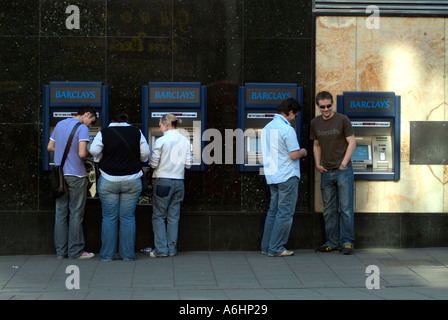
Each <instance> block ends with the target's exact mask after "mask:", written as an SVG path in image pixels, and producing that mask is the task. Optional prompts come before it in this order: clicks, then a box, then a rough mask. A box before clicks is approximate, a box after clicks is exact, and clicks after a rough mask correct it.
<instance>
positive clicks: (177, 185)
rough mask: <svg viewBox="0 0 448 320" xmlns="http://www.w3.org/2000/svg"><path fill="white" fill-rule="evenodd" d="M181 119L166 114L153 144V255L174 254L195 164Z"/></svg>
mask: <svg viewBox="0 0 448 320" xmlns="http://www.w3.org/2000/svg"><path fill="white" fill-rule="evenodd" d="M179 123H180V120H179V119H177V118H176V117H175V116H174V115H172V114H165V115H164V116H163V117H162V118H161V119H160V121H159V128H160V131H161V132H162V133H163V136H161V137H160V138H158V139H157V140H156V141H155V143H154V146H153V150H152V154H151V160H150V165H151V167H152V168H154V173H153V178H154V179H155V183H154V188H153V197H152V208H153V214H152V226H153V231H154V246H155V249H154V251H152V252H151V253H150V257H153V258H156V257H167V256H174V255H175V254H176V253H177V236H178V228H179V218H180V206H181V203H182V201H183V199H184V194H185V189H184V174H185V168H190V167H191V164H192V157H191V149H190V148H191V146H190V141H189V139H187V138H186V137H185V136H184V135H182V134H181V133H180V132H179V130H178V129H177V125H178V124H179Z"/></svg>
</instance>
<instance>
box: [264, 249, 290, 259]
mask: <svg viewBox="0 0 448 320" xmlns="http://www.w3.org/2000/svg"><path fill="white" fill-rule="evenodd" d="M293 255H294V251H289V250H284V251H283V252H280V253H279V254H269V256H270V257H288V256H293Z"/></svg>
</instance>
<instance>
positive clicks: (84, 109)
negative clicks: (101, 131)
mask: <svg viewBox="0 0 448 320" xmlns="http://www.w3.org/2000/svg"><path fill="white" fill-rule="evenodd" d="M87 112H90V114H91V116H92V115H93V116H95V120H94V121H92V125H94V124H95V122H96V120H98V116H97V115H96V110H95V108H93V107H91V106H90V105H89V104H86V105H82V106H81V107H80V108H79V110H78V114H77V115H79V116H82V115H83V114H84V113H87Z"/></svg>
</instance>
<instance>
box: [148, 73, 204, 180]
mask: <svg viewBox="0 0 448 320" xmlns="http://www.w3.org/2000/svg"><path fill="white" fill-rule="evenodd" d="M142 90H143V95H142V99H143V101H142V106H143V110H142V132H143V134H144V135H145V136H146V139H147V140H148V143H149V147H150V150H152V147H153V145H154V142H155V141H156V139H157V138H158V137H160V136H161V135H162V133H161V132H160V130H159V120H160V118H161V117H162V116H163V115H164V114H167V113H171V114H173V115H175V116H176V117H177V118H179V119H181V120H182V123H181V124H180V125H179V126H178V129H179V131H180V132H181V133H182V134H184V135H185V136H186V137H187V138H188V139H190V142H191V151H192V156H193V165H192V166H191V168H190V169H188V170H190V171H205V169H206V165H205V163H204V161H203V160H202V150H203V148H204V146H205V144H204V141H202V134H203V132H204V131H205V130H206V128H207V88H206V86H202V85H201V84H200V83H199V82H149V84H148V85H145V86H143V88H142Z"/></svg>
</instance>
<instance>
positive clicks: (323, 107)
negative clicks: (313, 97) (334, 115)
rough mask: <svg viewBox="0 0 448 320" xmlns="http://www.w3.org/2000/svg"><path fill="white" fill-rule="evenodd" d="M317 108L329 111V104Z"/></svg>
mask: <svg viewBox="0 0 448 320" xmlns="http://www.w3.org/2000/svg"><path fill="white" fill-rule="evenodd" d="M319 108H321V109H330V108H331V104H327V105H323V106H319Z"/></svg>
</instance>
